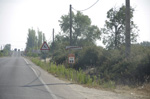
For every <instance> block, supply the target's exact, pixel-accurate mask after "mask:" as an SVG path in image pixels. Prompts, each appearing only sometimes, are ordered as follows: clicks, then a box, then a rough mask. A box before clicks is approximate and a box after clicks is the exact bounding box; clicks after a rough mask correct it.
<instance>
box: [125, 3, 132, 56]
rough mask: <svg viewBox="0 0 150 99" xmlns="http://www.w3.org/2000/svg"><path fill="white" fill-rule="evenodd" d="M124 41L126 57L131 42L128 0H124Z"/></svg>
mask: <svg viewBox="0 0 150 99" xmlns="http://www.w3.org/2000/svg"><path fill="white" fill-rule="evenodd" d="M125 35H126V38H125V41H126V50H125V55H126V58H129V57H130V51H131V42H130V0H126V30H125Z"/></svg>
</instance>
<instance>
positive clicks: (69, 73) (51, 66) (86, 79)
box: [30, 57, 116, 89]
mask: <svg viewBox="0 0 150 99" xmlns="http://www.w3.org/2000/svg"><path fill="white" fill-rule="evenodd" d="M30 60H31V61H32V62H33V63H35V64H36V65H37V66H40V67H41V68H42V69H44V70H46V71H48V72H49V73H51V74H53V75H57V76H58V77H59V78H64V79H67V80H69V81H71V82H74V83H78V84H82V85H85V86H88V87H100V88H108V89H114V88H115V87H116V86H115V82H113V81H108V82H102V81H101V79H100V77H97V76H96V75H95V76H91V75H88V74H86V73H85V72H83V71H82V70H81V69H79V71H77V70H75V69H72V68H66V67H65V66H64V65H56V64H55V63H45V62H42V61H41V60H40V59H38V58H33V57H32V58H30Z"/></svg>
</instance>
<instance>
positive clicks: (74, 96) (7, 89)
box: [0, 51, 85, 99]
mask: <svg viewBox="0 0 150 99" xmlns="http://www.w3.org/2000/svg"><path fill="white" fill-rule="evenodd" d="M71 85H72V83H69V82H68V83H67V82H64V81H62V80H60V79H58V78H56V77H54V76H53V75H51V74H49V73H47V72H46V71H44V70H43V69H41V68H40V67H39V66H36V65H35V64H33V63H32V62H31V61H30V60H28V59H26V58H24V57H22V56H21V52H18V51H16V52H15V51H14V52H13V54H12V56H10V57H1V58H0V99H85V97H84V96H83V95H81V94H80V93H79V92H78V91H75V90H74V89H72V87H71Z"/></svg>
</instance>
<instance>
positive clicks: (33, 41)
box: [26, 29, 37, 51]
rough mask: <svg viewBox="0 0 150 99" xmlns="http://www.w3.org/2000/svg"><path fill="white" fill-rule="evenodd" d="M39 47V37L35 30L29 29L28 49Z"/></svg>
mask: <svg viewBox="0 0 150 99" xmlns="http://www.w3.org/2000/svg"><path fill="white" fill-rule="evenodd" d="M36 48H37V37H36V33H35V30H33V29H28V37H27V43H26V50H28V51H29V50H33V49H36Z"/></svg>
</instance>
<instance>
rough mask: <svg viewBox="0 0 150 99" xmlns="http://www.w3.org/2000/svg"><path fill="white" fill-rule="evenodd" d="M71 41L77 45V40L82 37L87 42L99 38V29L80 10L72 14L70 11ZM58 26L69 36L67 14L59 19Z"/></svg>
mask: <svg viewBox="0 0 150 99" xmlns="http://www.w3.org/2000/svg"><path fill="white" fill-rule="evenodd" d="M72 21H73V22H72V29H73V30H72V31H73V33H72V42H73V45H79V42H78V40H80V39H84V40H86V41H87V42H95V41H96V39H99V38H100V34H101V33H100V30H99V28H98V27H97V26H95V25H91V19H90V18H89V17H88V16H87V15H83V14H82V13H81V12H77V14H74V13H73V12H72ZM59 22H60V27H61V29H62V31H63V32H64V33H63V34H64V35H65V36H67V37H69V28H70V23H69V14H68V15H63V16H62V17H61V19H60V20H59Z"/></svg>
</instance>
